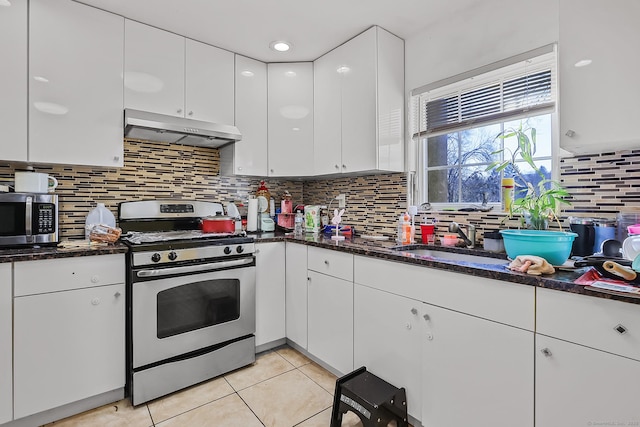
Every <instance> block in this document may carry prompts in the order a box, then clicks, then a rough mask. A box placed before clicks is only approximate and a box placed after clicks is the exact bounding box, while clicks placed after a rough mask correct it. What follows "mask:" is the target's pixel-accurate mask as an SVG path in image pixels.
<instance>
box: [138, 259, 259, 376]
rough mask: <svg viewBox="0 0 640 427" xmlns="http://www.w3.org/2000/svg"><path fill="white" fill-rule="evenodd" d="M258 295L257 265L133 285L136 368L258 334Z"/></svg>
mask: <svg viewBox="0 0 640 427" xmlns="http://www.w3.org/2000/svg"><path fill="white" fill-rule="evenodd" d="M194 267H195V268H197V267H198V266H194ZM178 268H183V267H178ZM169 269H170V268H165V269H161V270H152V269H150V270H140V271H138V273H141V272H142V271H144V272H145V273H146V275H147V276H149V275H151V276H154V275H155V274H156V273H158V272H160V275H163V274H165V273H166V272H167V270H169ZM255 294H256V291H255V264H254V265H251V266H245V267H241V268H233V269H226V270H221V271H212V272H206V273H198V274H185V275H180V276H173V277H167V278H160V279H154V280H147V281H142V282H135V283H133V284H132V296H131V304H132V305H131V316H132V322H131V323H132V346H133V360H132V362H133V368H134V369H135V368H139V367H141V366H145V365H148V364H151V363H155V362H159V361H162V360H165V359H168V358H171V357H174V356H179V355H183V354H185V353H189V352H191V351H196V350H200V349H203V348H206V347H209V346H212V345H215V344H220V343H223V342H225V341H229V340H232V339H235V338H239V337H242V336H246V335H251V334H254V333H255V328H256V308H255Z"/></svg>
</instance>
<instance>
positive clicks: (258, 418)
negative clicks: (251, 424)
mask: <svg viewBox="0 0 640 427" xmlns="http://www.w3.org/2000/svg"><path fill="white" fill-rule="evenodd" d="M236 394H237V395H238V397H239V398H240V400H242V403H244V405H245V406H246V407H247V408H249V410H250V411H251V413H252V414H253V415H255V417H256V419H257V420H258V422H259V423H260V424H262V425H263V426H265V427H266V425H265V423H263V422H262V420H261V419H260V417H259V416H258V414H256V413H255V412H254V410H253V409H251V406H249V404H248V403H247V402H246V401H245V400H244V399H243V398H242V396H240V393H238V392H236Z"/></svg>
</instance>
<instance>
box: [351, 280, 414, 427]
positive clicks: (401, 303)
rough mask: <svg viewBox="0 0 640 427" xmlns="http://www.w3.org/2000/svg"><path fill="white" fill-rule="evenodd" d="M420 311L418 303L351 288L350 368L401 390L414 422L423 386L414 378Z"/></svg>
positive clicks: (356, 287)
mask: <svg viewBox="0 0 640 427" xmlns="http://www.w3.org/2000/svg"><path fill="white" fill-rule="evenodd" d="M382 307H384V309H383V310H382ZM421 308H422V304H421V303H420V302H418V301H415V300H412V299H409V298H404V297H401V296H398V295H394V294H390V293H388V292H383V291H379V290H376V289H372V288H369V287H367V286H362V285H359V284H357V283H356V284H355V285H354V294H353V366H354V367H355V368H358V367H360V366H366V367H367V370H368V371H370V372H373V373H374V374H375V375H377V376H379V377H380V378H382V379H383V380H385V381H387V382H389V383H390V384H393V385H394V386H396V387H404V388H405V389H406V390H407V410H408V412H409V414H410V415H411V416H413V417H415V418H416V419H420V417H421V416H420V414H421V409H422V408H421V404H422V382H421V378H420V375H416V373H419V372H420V370H421V363H422V358H421V353H422V336H423V334H422V333H421V327H423V322H424V321H423V319H422V316H421V313H420V310H421ZM382 312H384V315H381V314H382Z"/></svg>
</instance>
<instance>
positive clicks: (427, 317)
mask: <svg viewBox="0 0 640 427" xmlns="http://www.w3.org/2000/svg"><path fill="white" fill-rule="evenodd" d="M422 317H423V318H424V320H426V321H427V322H428V321H429V320H431V317H429V315H428V314H425V315H423V316H422Z"/></svg>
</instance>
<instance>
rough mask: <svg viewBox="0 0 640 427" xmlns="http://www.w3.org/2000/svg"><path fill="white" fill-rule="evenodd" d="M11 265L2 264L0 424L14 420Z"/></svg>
mask: <svg viewBox="0 0 640 427" xmlns="http://www.w3.org/2000/svg"><path fill="white" fill-rule="evenodd" d="M12 306H13V304H12V295H11V263H9V262H8V263H4V264H0V424H3V423H6V422H7V421H11V420H12V419H13V365H12V351H11V350H12V346H13V339H12V333H13V323H12V322H13V315H12Z"/></svg>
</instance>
